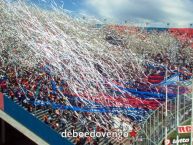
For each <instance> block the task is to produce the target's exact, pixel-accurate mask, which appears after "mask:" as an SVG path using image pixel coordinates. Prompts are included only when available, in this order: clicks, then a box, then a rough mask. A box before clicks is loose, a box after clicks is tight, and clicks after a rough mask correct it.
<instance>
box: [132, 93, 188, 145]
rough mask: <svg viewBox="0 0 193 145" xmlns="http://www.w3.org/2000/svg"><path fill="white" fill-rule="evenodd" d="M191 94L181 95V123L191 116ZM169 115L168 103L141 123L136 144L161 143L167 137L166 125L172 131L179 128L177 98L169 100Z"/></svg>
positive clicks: (157, 144)
mask: <svg viewBox="0 0 193 145" xmlns="http://www.w3.org/2000/svg"><path fill="white" fill-rule="evenodd" d="M191 100H192V99H191V95H181V96H180V97H179V123H180V124H182V123H183V122H185V121H186V120H188V119H190V116H191V107H192V104H191ZM167 108H168V115H167V118H166V117H165V110H166V104H163V105H162V106H160V107H159V108H158V109H157V110H155V111H154V112H152V114H151V115H150V116H149V117H148V118H147V120H146V121H145V122H144V123H143V124H142V125H141V128H142V130H141V131H140V132H139V134H138V137H137V139H136V140H135V145H159V144H161V143H162V142H163V140H164V137H165V126H166V125H167V132H168V133H170V132H171V131H174V130H175V129H176V128H177V110H178V109H177V99H176V98H175V99H174V100H169V101H168V104H167Z"/></svg>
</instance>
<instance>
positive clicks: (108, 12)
mask: <svg viewBox="0 0 193 145" xmlns="http://www.w3.org/2000/svg"><path fill="white" fill-rule="evenodd" d="M31 1H33V2H36V3H37V2H39V3H41V4H42V5H44V4H45V3H47V4H51V3H53V2H51V1H53V0H31ZM55 1H56V3H57V4H58V5H59V6H62V7H63V8H64V9H67V10H70V11H73V12H76V13H81V14H85V15H90V16H93V17H96V18H98V19H101V20H105V19H106V20H107V21H108V20H109V21H114V22H117V23H124V22H125V21H127V22H133V21H134V22H139V23H146V24H149V23H164V24H166V23H170V24H171V25H179V26H180V25H182V26H187V27H188V26H189V25H190V24H191V23H193V0H55Z"/></svg>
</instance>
